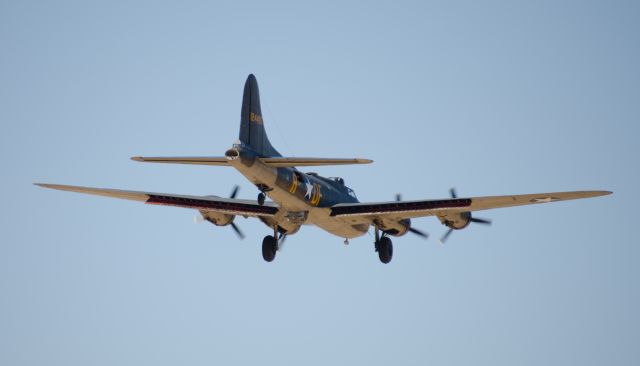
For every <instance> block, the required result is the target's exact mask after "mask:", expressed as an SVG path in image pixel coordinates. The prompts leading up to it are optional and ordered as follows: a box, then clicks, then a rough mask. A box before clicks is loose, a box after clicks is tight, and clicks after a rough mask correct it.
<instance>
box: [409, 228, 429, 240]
mask: <svg viewBox="0 0 640 366" xmlns="http://www.w3.org/2000/svg"><path fill="white" fill-rule="evenodd" d="M409 231H411V232H412V233H414V234H416V235H418V236H421V237H423V238H425V239H427V238H428V237H429V234H427V233H425V232H424V231H420V230H418V229H415V228H412V227H410V228H409Z"/></svg>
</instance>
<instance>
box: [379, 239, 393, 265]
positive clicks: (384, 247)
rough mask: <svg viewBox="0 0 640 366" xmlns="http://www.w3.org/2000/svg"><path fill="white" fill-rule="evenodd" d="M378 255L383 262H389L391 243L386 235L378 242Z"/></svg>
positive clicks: (391, 249) (391, 251)
mask: <svg viewBox="0 0 640 366" xmlns="http://www.w3.org/2000/svg"><path fill="white" fill-rule="evenodd" d="M378 257H380V262H382V263H385V264H386V263H389V262H391V258H392V257H393V243H392V242H391V239H389V238H388V237H386V236H385V237H383V238H382V239H380V241H379V242H378Z"/></svg>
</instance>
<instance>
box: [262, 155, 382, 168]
mask: <svg viewBox="0 0 640 366" xmlns="http://www.w3.org/2000/svg"><path fill="white" fill-rule="evenodd" d="M260 160H262V162H263V163H265V164H266V165H268V166H271V167H294V166H319V165H350V164H371V163H373V160H369V159H359V158H354V159H331V158H287V157H277V158H262V159H260Z"/></svg>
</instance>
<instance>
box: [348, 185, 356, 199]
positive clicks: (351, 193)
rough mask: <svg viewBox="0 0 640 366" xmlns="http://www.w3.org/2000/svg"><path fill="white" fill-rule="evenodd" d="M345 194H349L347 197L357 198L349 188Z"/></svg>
mask: <svg viewBox="0 0 640 366" xmlns="http://www.w3.org/2000/svg"><path fill="white" fill-rule="evenodd" d="M347 193H348V194H349V196H351V197H353V198H355V199H358V197H356V192H354V191H353V189H351V188H347Z"/></svg>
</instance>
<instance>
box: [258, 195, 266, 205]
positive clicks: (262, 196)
mask: <svg viewBox="0 0 640 366" xmlns="http://www.w3.org/2000/svg"><path fill="white" fill-rule="evenodd" d="M265 198H266V196H265V194H264V193H262V192H260V194H259V195H258V204H259V205H260V206H262V205H264V200H265Z"/></svg>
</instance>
